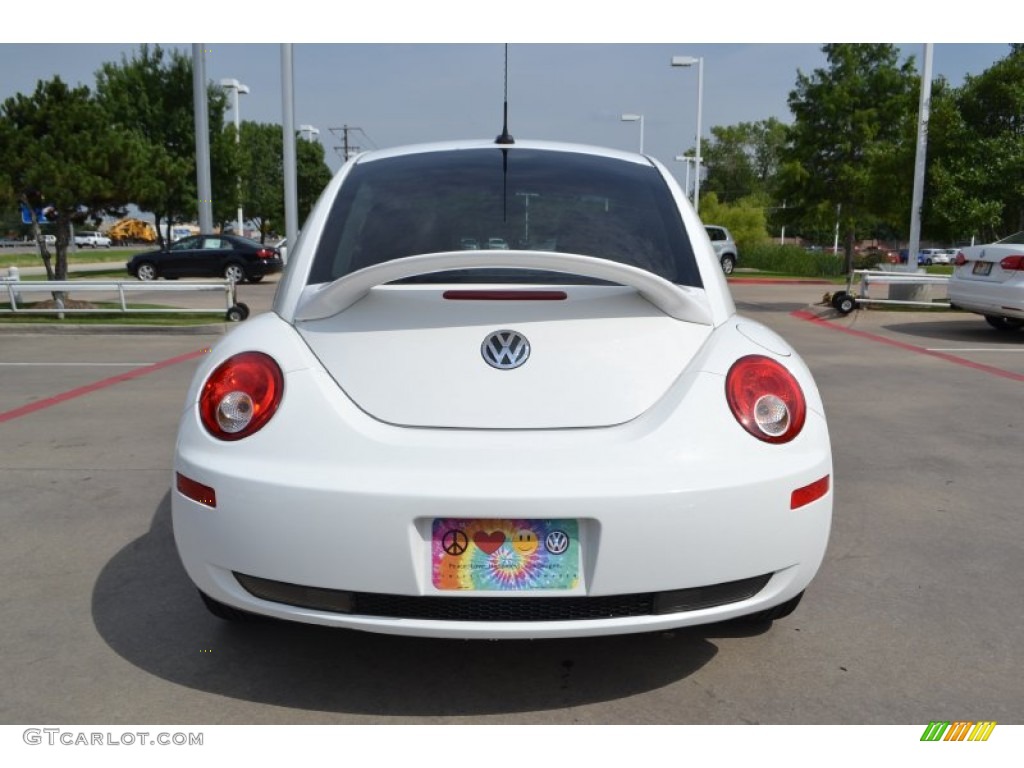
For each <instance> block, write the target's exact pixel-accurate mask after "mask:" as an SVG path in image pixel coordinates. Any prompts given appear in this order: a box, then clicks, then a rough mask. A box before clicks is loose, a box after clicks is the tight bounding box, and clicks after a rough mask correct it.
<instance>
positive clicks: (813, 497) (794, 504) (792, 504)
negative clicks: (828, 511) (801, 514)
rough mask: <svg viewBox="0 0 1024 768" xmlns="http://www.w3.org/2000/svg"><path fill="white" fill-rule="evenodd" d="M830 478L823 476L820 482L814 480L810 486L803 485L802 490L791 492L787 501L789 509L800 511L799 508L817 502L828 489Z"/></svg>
mask: <svg viewBox="0 0 1024 768" xmlns="http://www.w3.org/2000/svg"><path fill="white" fill-rule="evenodd" d="M829 480H830V476H829V475H825V476H824V477H823V478H821V479H820V480H815V481H814V482H813V483H811V484H810V485H805V486H804V487H803V488H797V489H796V490H795V491H793V495H792V496H791V497H790V499H789V508H790V509H800V507H806V506H807V505H808V504H810V503H811V502H812V501H817V500H818V499H820V498H821V497H822V496H824V495H825V494H826V493H828V489H829Z"/></svg>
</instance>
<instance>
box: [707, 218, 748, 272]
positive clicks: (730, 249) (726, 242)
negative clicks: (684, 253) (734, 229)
mask: <svg viewBox="0 0 1024 768" xmlns="http://www.w3.org/2000/svg"><path fill="white" fill-rule="evenodd" d="M704 229H705V230H706V231H707V233H708V238H710V240H711V246H712V247H713V248H714V249H715V255H716V256H718V261H719V263H720V264H721V265H722V271H723V272H725V274H727V275H731V274H732V272H733V270H734V269H736V265H737V264H738V263H739V261H740V252H739V249H738V248H737V247H736V241H735V240H733V239H732V235H731V234H730V233H729V230H728V229H726V228H725V227H719V226H716V225H714V224H706V225H705V226H704Z"/></svg>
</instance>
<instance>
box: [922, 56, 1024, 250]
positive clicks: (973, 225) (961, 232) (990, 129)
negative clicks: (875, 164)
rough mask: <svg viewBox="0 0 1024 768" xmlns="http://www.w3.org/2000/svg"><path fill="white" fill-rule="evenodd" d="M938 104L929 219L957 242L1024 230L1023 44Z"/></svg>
mask: <svg viewBox="0 0 1024 768" xmlns="http://www.w3.org/2000/svg"><path fill="white" fill-rule="evenodd" d="M934 103H935V99H934V98H933V108H932V112H933V115H932V119H931V121H930V130H929V156H931V157H933V158H934V159H933V161H932V162H931V163H930V165H931V167H930V177H931V178H930V184H929V190H930V193H931V194H930V198H926V210H925V213H926V219H927V221H928V223H929V224H930V225H931V227H932V228H934V229H936V230H938V231H940V232H941V233H942V234H943V236H945V237H947V238H948V239H950V240H954V241H955V240H964V239H967V238H969V237H971V236H977V237H979V238H981V239H983V240H993V239H996V238H998V237H1000V236H1005V235H1008V234H1011V233H1013V232H1016V231H1019V230H1024V46H1021V45H1014V46H1011V48H1010V52H1009V54H1008V55H1007V56H1006V57H1005V58H1003V59H1000V60H999V61H997V62H996V63H995V64H993V65H992V66H991V67H989V68H988V69H987V70H985V71H984V72H983V73H982V74H980V75H977V76H971V75H969V76H968V77H967V78H966V80H965V82H964V84H963V86H961V87H960V88H959V89H956V90H955V91H953V92H952V94H950V95H949V96H948V97H946V98H945V99H944V100H943V101H942V102H941V104H940V108H939V109H938V111H937V110H936V107H935V106H934ZM933 146H934V147H935V151H934V153H933V149H932V148H933ZM929 199H930V204H927V203H928V201H929Z"/></svg>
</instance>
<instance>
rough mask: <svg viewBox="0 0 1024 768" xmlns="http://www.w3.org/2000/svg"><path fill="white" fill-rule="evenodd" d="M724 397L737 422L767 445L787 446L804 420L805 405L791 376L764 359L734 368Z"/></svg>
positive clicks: (752, 359)
mask: <svg viewBox="0 0 1024 768" xmlns="http://www.w3.org/2000/svg"><path fill="white" fill-rule="evenodd" d="M725 396H726V399H727V400H728V401H729V408H730V409H732V414H733V416H735V417H736V421H738V422H739V423H740V425H741V426H742V427H743V428H744V429H745V430H747V432H749V433H750V434H752V435H753V436H754V437H756V438H757V439H758V440H764V441H765V442H766V443H788V442H789V441H790V440H792V439H793V438H794V437H796V436H797V435H799V434H800V430H801V429H803V427H804V420H805V419H806V418H807V401H806V400H805V399H804V393H803V390H801V389H800V385H799V384H797V382H796V379H795V378H794V377H793V374H791V373H790V372H789V371H788V370H786V369H785V368H784V367H783V366H782V365H780V364H779V363H777V362H775V361H774V360H772V359H771V358H769V357H764V356H763V355H750V356H748V357H743V358H740V359H739V360H737V361H736V362H735V363H734V364H733V366H732V368H730V369H729V373H728V374H727V375H726V377H725Z"/></svg>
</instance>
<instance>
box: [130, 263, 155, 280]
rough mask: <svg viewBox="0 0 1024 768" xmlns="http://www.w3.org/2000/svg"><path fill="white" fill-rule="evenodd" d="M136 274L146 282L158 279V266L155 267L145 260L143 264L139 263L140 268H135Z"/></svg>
mask: <svg viewBox="0 0 1024 768" xmlns="http://www.w3.org/2000/svg"><path fill="white" fill-rule="evenodd" d="M135 276H136V277H138V278H139V280H142V281H144V282H146V281H149V280H156V278H157V273H156V267H154V266H153V265H152V264H150V263H149V262H148V261H144V262H142V263H141V264H139V266H138V268H137V269H136V270H135Z"/></svg>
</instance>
